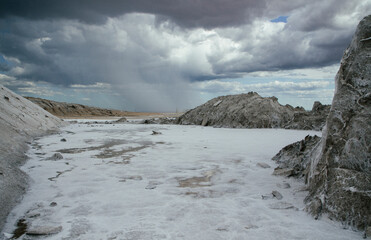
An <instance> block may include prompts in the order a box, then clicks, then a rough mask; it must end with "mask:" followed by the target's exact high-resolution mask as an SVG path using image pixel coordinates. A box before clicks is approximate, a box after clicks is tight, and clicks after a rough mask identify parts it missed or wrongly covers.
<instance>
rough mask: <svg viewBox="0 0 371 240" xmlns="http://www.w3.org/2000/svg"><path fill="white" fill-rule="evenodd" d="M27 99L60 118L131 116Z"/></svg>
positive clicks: (107, 110) (123, 113) (40, 99)
mask: <svg viewBox="0 0 371 240" xmlns="http://www.w3.org/2000/svg"><path fill="white" fill-rule="evenodd" d="M26 98H27V99H28V100H30V101H32V102H33V103H35V104H37V105H39V106H40V107H42V108H43V109H44V110H46V111H48V112H50V113H51V114H53V115H55V116H58V117H94V116H95V117H99V116H112V117H122V116H128V115H129V114H128V113H127V112H122V111H119V110H113V109H103V108H97V107H89V106H85V105H81V104H76V103H64V102H55V101H51V100H47V99H42V98H33V97H26Z"/></svg>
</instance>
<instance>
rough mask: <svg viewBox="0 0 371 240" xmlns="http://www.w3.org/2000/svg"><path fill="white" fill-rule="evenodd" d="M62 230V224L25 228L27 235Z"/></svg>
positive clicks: (53, 232) (52, 232)
mask: <svg viewBox="0 0 371 240" xmlns="http://www.w3.org/2000/svg"><path fill="white" fill-rule="evenodd" d="M60 231H62V226H37V227H31V228H29V229H27V232H26V234H27V235H51V234H56V233H59V232H60Z"/></svg>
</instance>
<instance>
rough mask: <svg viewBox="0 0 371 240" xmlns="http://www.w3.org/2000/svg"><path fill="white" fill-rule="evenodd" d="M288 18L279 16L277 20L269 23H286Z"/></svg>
mask: <svg viewBox="0 0 371 240" xmlns="http://www.w3.org/2000/svg"><path fill="white" fill-rule="evenodd" d="M288 17H289V16H279V17H278V18H275V19H272V20H271V22H274V23H278V22H283V23H287V18H288Z"/></svg>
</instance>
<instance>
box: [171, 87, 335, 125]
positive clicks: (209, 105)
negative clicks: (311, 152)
mask: <svg viewBox="0 0 371 240" xmlns="http://www.w3.org/2000/svg"><path fill="white" fill-rule="evenodd" d="M313 109H314V110H312V111H305V110H304V109H303V108H299V107H296V108H294V107H292V106H290V105H285V106H283V105H281V104H279V103H278V101H277V98H276V97H269V98H264V97H261V96H260V95H259V94H257V93H255V92H249V93H247V94H239V95H229V96H221V97H217V98H214V99H212V100H210V101H208V102H206V103H205V104H203V105H201V106H198V107H196V108H194V109H192V110H190V111H188V112H186V113H184V114H183V115H182V116H180V117H179V118H178V119H177V121H176V123H178V124H183V125H202V126H214V127H230V128H290V129H313V130H320V129H321V128H322V126H323V125H324V123H325V120H326V116H327V113H328V110H329V106H324V105H322V104H320V103H319V102H316V103H315V105H314V107H313Z"/></svg>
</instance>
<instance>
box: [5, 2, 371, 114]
mask: <svg viewBox="0 0 371 240" xmlns="http://www.w3.org/2000/svg"><path fill="white" fill-rule="evenodd" d="M369 12H371V3H370V2H369V1H367V0H360V1H345V0H341V1H335V0H332V1H317V0H314V1H311V2H309V3H308V2H307V1H283V0H282V1H273V0H266V1H260V0H259V1H258V0H256V1H240V0H233V1H230V0H229V1H223V0H217V1H208V0H205V1H193V0H192V1H169V0H159V1H143V0H137V1H46V0H36V1H20V0H5V1H2V7H1V9H0V35H1V38H0V84H3V85H5V86H7V87H9V88H11V89H12V90H14V91H16V92H17V93H20V94H22V95H29V96H30V95H31V96H38V97H44V98H48V99H53V100H57V101H67V102H78V103H82V104H88V105H95V106H101V107H110V108H117V109H125V110H135V111H175V110H185V109H188V108H191V107H194V106H196V105H198V104H201V103H203V102H204V101H206V100H208V99H210V98H212V97H215V96H218V95H227V94H236V93H242V92H248V91H257V92H258V93H260V94H261V95H263V96H273V95H275V96H277V97H278V98H279V101H280V102H281V103H283V104H286V103H289V104H292V105H303V106H304V107H306V108H310V107H311V104H313V102H314V101H316V100H319V101H322V102H323V103H327V104H328V103H331V99H332V95H333V89H334V84H333V79H334V77H335V74H336V71H337V69H338V66H339V62H340V59H341V56H342V54H343V51H344V50H345V48H346V47H347V46H348V44H349V42H350V39H351V36H352V35H353V33H354V31H355V27H356V25H357V24H358V22H359V20H360V19H362V18H363V17H364V16H365V15H366V14H368V13H369Z"/></svg>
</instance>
